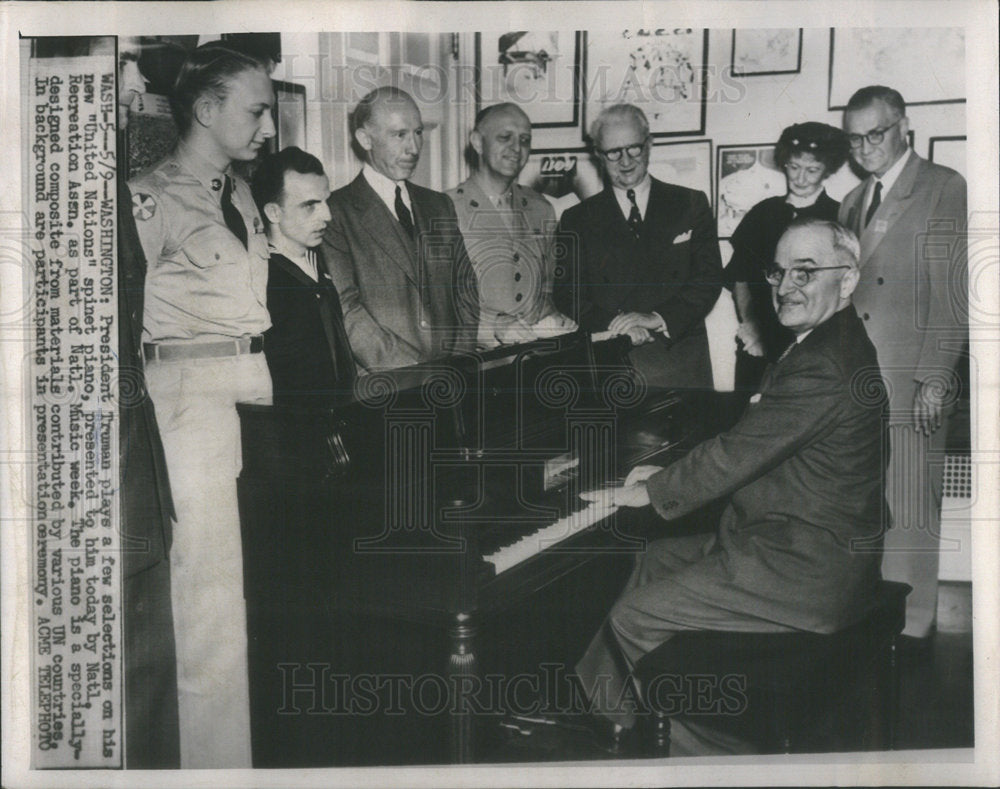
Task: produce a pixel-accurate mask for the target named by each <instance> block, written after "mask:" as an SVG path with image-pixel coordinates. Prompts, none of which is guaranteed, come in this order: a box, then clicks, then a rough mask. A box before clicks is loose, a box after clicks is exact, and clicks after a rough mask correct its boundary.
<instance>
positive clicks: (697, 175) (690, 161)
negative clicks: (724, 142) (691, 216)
mask: <svg viewBox="0 0 1000 789" xmlns="http://www.w3.org/2000/svg"><path fill="white" fill-rule="evenodd" d="M649 173H650V175H652V176H653V177H654V178H658V179H659V180H661V181H666V182H667V183H669V184H677V185H678V186H686V187H687V188H688V189H695V190H697V191H699V192H704V193H705V197H707V198H708V202H709V204H711V203H712V141H711V140H694V141H692V142H658V143H656V144H654V145H653V148H652V150H651V151H650V154H649Z"/></svg>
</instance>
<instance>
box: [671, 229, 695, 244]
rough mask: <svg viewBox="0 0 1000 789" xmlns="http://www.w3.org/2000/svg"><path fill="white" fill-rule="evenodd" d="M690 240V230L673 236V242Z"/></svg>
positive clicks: (678, 242) (680, 242)
mask: <svg viewBox="0 0 1000 789" xmlns="http://www.w3.org/2000/svg"><path fill="white" fill-rule="evenodd" d="M690 240H691V231H690V230H688V231H687V232H686V233H681V234H680V235H679V236H676V237H675V238H674V243H675V244H683V243H684V242H685V241H690Z"/></svg>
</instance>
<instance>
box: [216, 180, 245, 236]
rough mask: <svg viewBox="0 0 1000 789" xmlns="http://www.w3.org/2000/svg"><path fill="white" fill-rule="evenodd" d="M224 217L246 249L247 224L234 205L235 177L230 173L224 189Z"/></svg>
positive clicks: (227, 225)
mask: <svg viewBox="0 0 1000 789" xmlns="http://www.w3.org/2000/svg"><path fill="white" fill-rule="evenodd" d="M221 202H222V218H223V219H225V220H226V227H228V228H229V229H230V230H232V231H233V235H234V236H236V237H237V238H238V239H239V240H240V242H241V243H242V244H243V248H244V249H246V246H247V226H246V223H245V222H244V221H243V217H242V216H241V215H240V212H239V211H238V210H237V209H236V206H234V205H233V179H232V178H230V177H229V176H228V175H227V176H226V185H225V187H224V188H223V189H222V201H221Z"/></svg>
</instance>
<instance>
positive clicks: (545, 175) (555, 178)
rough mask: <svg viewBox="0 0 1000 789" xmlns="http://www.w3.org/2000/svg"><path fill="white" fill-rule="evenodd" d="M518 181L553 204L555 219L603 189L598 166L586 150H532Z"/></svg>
mask: <svg viewBox="0 0 1000 789" xmlns="http://www.w3.org/2000/svg"><path fill="white" fill-rule="evenodd" d="M517 180H518V183H519V184H521V185H522V186H530V187H531V188H532V189H534V190H535V191H537V192H539V193H541V195H542V196H543V197H544V198H545V199H546V200H548V201H549V202H550V203H552V206H553V208H555V210H556V219H558V218H559V217H560V216H562V212H563V211H565V210H566V209H567V208H570V207H571V206H574V205H576V204H577V203H579V202H580V201H581V200H585V199H587V198H588V197H590V196H591V195H596V194H597V193H598V192H600V191H601V189H603V188H604V183H603V181H602V180H601V172H600V170H599V169H598V167H597V163H596V162H594V160H593V157H592V156H591V155H590V153H589V152H587V151H585V150H576V151H570V150H550V151H533V152H532V154H531V156H530V157H528V163H527V164H526V165H525V166H524V169H523V170H521V175H520V176H518V179H517Z"/></svg>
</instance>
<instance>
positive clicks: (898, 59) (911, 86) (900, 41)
mask: <svg viewBox="0 0 1000 789" xmlns="http://www.w3.org/2000/svg"><path fill="white" fill-rule="evenodd" d="M931 53H933V54H931ZM865 85H889V86H891V87H893V88H895V89H896V90H898V91H899V92H900V93H901V94H902V96H903V99H904V100H905V101H906V103H907V105H910V106H912V105H914V104H952V103H956V102H964V101H965V31H964V30H963V29H962V28H960V27H927V28H923V27H921V28H912V27H884V28H870V27H859V28H846V29H841V30H834V29H833V28H831V29H830V89H829V94H828V102H827V106H828V108H829V109H831V110H842V109H844V107H846V106H847V101H848V99H850V97H851V95H852V94H853V93H854V91H856V90H857V89H858V88H860V87H863V86H865Z"/></svg>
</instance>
